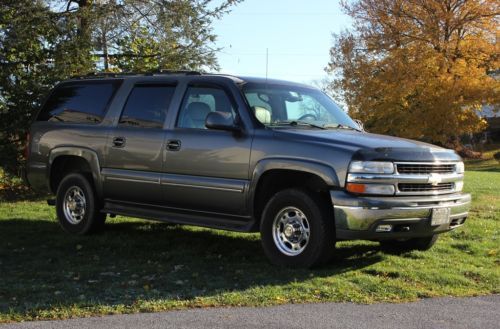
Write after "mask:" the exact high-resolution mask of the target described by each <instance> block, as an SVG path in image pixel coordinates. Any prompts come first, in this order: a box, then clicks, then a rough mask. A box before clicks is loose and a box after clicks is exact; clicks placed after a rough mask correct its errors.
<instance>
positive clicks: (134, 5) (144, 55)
mask: <svg viewBox="0 0 500 329" xmlns="http://www.w3.org/2000/svg"><path fill="white" fill-rule="evenodd" d="M241 1H242V0H221V1H217V4H214V3H213V2H214V0H1V2H2V4H1V6H0V68H1V71H0V167H2V168H3V169H4V170H5V171H6V172H8V173H17V172H18V170H19V167H20V165H21V164H22V152H21V150H22V148H23V146H24V143H25V136H26V132H27V130H28V128H29V124H30V122H31V120H32V119H33V116H34V114H35V113H36V112H37V110H38V108H39V107H40V105H41V103H42V101H43V99H44V97H45V96H46V95H47V93H48V91H49V90H50V89H51V88H52V87H53V86H54V84H55V83H57V82H58V81H61V80H64V79H67V78H69V77H71V76H74V75H83V74H86V73H89V72H93V71H112V72H120V71H137V72H144V71H151V70H158V69H172V70H179V69H211V68H217V60H216V53H217V50H218V49H216V48H215V47H214V41H215V40H216V36H215V34H214V33H213V30H212V27H211V25H212V23H213V20H215V19H219V18H220V17H222V15H224V14H226V13H228V12H229V11H230V9H231V7H232V6H233V5H235V4H237V3H239V2H241Z"/></svg>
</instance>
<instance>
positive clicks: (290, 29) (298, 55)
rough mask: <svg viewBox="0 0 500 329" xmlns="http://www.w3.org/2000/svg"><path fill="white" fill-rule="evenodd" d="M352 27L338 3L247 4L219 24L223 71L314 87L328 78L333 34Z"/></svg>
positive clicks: (271, 0) (285, 0) (275, 0)
mask: <svg viewBox="0 0 500 329" xmlns="http://www.w3.org/2000/svg"><path fill="white" fill-rule="evenodd" d="M349 25H350V19H349V17H348V16H346V15H345V14H344V13H343V12H342V11H341V10H340V5H339V3H338V1H335V0H245V1H243V2H242V3H240V4H238V5H237V6H236V7H233V10H232V11H231V12H230V13H229V14H227V15H225V16H224V17H223V18H222V19H221V20H219V21H215V22H214V32H215V34H216V35H217V36H218V40H217V42H216V45H217V47H220V48H223V49H222V51H221V52H220V53H219V54H218V60H219V65H220V67H221V70H220V72H221V73H228V74H235V75H242V76H259V77H265V76H266V49H268V53H269V57H268V58H269V60H268V77H269V78H274V79H283V80H291V81H297V82H304V83H312V82H313V81H315V80H320V79H322V78H324V77H325V76H326V73H325V71H324V68H325V66H326V65H327V64H328V61H329V54H328V53H329V50H330V48H331V46H332V32H335V33H338V32H340V31H342V30H344V29H346V28H348V27H349Z"/></svg>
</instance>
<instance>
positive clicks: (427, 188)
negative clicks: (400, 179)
mask: <svg viewBox="0 0 500 329" xmlns="http://www.w3.org/2000/svg"><path fill="white" fill-rule="evenodd" d="M454 188H455V183H439V184H435V185H433V184H413V183H400V184H398V189H399V191H400V192H435V191H440V192H443V191H453V190H454Z"/></svg>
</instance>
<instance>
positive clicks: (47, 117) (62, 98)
mask: <svg viewBox="0 0 500 329" xmlns="http://www.w3.org/2000/svg"><path fill="white" fill-rule="evenodd" d="M120 84H121V80H108V81H81V82H80V81H79V82H68V83H63V84H60V85H59V86H57V87H56V88H55V89H54V91H53V92H52V94H51V95H50V96H49V99H48V100H47V102H46V103H45V105H44V106H43V108H42V110H41V111H40V113H39V114H38V117H37V121H53V122H69V123H86V124H98V123H100V122H101V121H102V119H103V118H104V115H105V114H106V111H107V109H108V106H109V104H110V102H111V100H112V98H113V96H114V94H115V92H116V90H117V89H118V87H119V86H120Z"/></svg>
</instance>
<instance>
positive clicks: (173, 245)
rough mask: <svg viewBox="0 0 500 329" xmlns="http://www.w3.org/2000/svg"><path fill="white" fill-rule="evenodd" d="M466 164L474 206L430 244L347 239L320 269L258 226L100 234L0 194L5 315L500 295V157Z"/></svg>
mask: <svg viewBox="0 0 500 329" xmlns="http://www.w3.org/2000/svg"><path fill="white" fill-rule="evenodd" d="M488 161H489V160H488ZM468 169H469V171H468V172H467V173H466V185H465V189H466V190H467V191H468V192H471V193H472V194H473V209H472V212H471V215H470V217H469V219H468V220H467V222H466V225H465V226H464V227H462V228H459V229H457V230H456V231H453V232H451V233H448V234H445V235H442V236H441V238H440V240H439V241H438V243H437V244H436V246H435V247H434V248H433V249H431V250H430V251H427V252H418V251H414V252H408V253H404V254H401V255H395V254H390V253H386V252H383V251H381V250H380V248H379V246H378V244H377V243H372V242H342V243H338V244H337V248H338V251H337V255H336V257H335V259H334V261H333V262H332V263H331V264H329V265H327V266H325V267H323V268H320V269H316V270H287V269H280V268H277V267H274V266H272V265H270V264H269V263H268V262H267V260H266V258H265V256H264V254H263V252H262V250H261V247H260V241H259V236H258V235H256V234H250V235H248V234H239V233H230V232H223V231H217V230H210V229H201V228H192V227H186V226H176V225H167V224H162V223H155V222H148V221H142V220H135V219H131V218H125V217H117V218H115V219H108V222H107V223H108V224H107V227H106V230H105V231H104V232H103V233H101V234H98V235H94V236H88V237H74V236H69V235H67V234H65V233H63V232H62V230H61V229H60V228H59V226H58V224H57V222H56V219H55V211H54V209H53V208H52V207H49V206H47V205H46V204H45V203H44V202H43V201H39V200H38V201H17V202H6V201H4V202H0V322H10V321H23V320H34V319H56V318H69V317H82V316H90V315H104V314H114V313H132V312H154V311H160V310H170V309H179V308H189V307H211V306H242V305H255V306H256V305H259V306H260V305H272V304H282V303H305V302H326V301H352V302H358V303H373V302H378V301H387V302H403V301H411V300H415V299H418V298H426V297H435V296H474V295H483V294H492V293H500V257H499V256H500V255H499V252H500V250H499V248H500V242H499V231H500V172H499V170H498V163H496V162H494V161H492V162H491V164H486V165H485V164H484V163H479V162H478V163H472V164H471V165H470V166H469V167H468ZM471 169H472V170H471Z"/></svg>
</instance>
